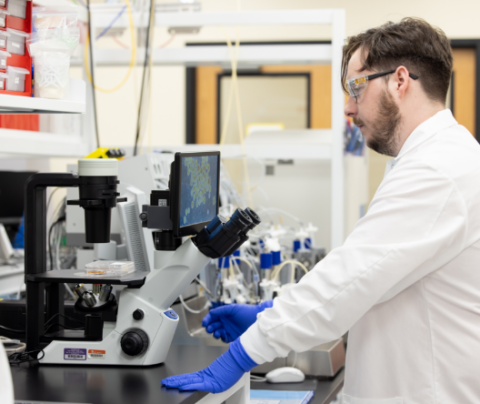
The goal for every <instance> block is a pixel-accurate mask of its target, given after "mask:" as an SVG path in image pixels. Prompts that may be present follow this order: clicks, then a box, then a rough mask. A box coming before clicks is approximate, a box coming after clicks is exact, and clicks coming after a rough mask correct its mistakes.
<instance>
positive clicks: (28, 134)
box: [0, 129, 91, 158]
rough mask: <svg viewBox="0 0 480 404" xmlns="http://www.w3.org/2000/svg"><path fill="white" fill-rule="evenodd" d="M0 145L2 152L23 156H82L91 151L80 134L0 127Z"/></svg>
mask: <svg viewBox="0 0 480 404" xmlns="http://www.w3.org/2000/svg"><path fill="white" fill-rule="evenodd" d="M0 145H1V147H0V152H1V153H2V154H10V155H20V156H25V157H30V156H36V157H49V158H50V157H83V156H86V155H87V154H89V153H90V152H91V150H90V148H89V146H88V144H87V143H86V142H85V141H84V140H83V139H82V138H81V137H80V136H75V135H71V134H60V135H57V134H51V133H44V132H33V131H28V130H15V129H0Z"/></svg>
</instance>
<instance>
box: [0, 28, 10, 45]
mask: <svg viewBox="0 0 480 404" xmlns="http://www.w3.org/2000/svg"><path fill="white" fill-rule="evenodd" d="M9 36H10V34H9V33H8V32H7V31H0V49H7V38H8V37H9Z"/></svg>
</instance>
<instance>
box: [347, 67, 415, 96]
mask: <svg viewBox="0 0 480 404" xmlns="http://www.w3.org/2000/svg"><path fill="white" fill-rule="evenodd" d="M394 72H395V70H389V71H388V72H381V73H375V74H371V75H370V76H358V77H352V78H351V79H349V80H347V90H348V94H349V95H350V97H353V98H355V102H357V101H358V99H357V97H358V96H359V95H360V94H362V93H363V92H364V91H365V89H366V88H367V84H368V82H369V81H370V80H373V79H376V78H377V77H382V76H386V75H387V74H392V73H394ZM408 75H409V76H410V77H411V78H412V79H413V80H417V79H418V76H417V75H415V74H412V73H409V74H408Z"/></svg>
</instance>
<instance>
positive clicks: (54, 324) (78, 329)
mask: <svg viewBox="0 0 480 404" xmlns="http://www.w3.org/2000/svg"><path fill="white" fill-rule="evenodd" d="M56 325H58V326H59V327H62V328H64V329H66V330H73V331H82V330H84V329H85V327H79V328H70V327H67V326H65V325H63V324H61V323H53V324H50V325H49V326H48V327H47V328H46V329H45V331H44V335H45V336H46V337H47V336H48V334H47V332H48V330H49V329H50V328H52V327H54V326H56Z"/></svg>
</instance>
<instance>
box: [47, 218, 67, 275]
mask: <svg viewBox="0 0 480 404" xmlns="http://www.w3.org/2000/svg"><path fill="white" fill-rule="evenodd" d="M62 221H65V216H63V217H61V218H59V219H57V220H56V221H55V222H53V223H52V225H51V226H50V229H49V230H48V246H49V248H48V253H49V258H50V271H52V270H53V256H52V247H51V246H52V243H51V239H52V229H53V228H54V226H57V225H58V224H59V223H61V222H62Z"/></svg>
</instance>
